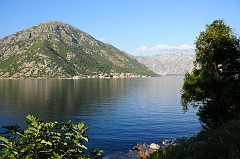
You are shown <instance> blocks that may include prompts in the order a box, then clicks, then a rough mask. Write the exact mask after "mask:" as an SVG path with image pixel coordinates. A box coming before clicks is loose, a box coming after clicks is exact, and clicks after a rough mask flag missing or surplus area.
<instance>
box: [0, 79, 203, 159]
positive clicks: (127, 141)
mask: <svg viewBox="0 0 240 159" xmlns="http://www.w3.org/2000/svg"><path fill="white" fill-rule="evenodd" d="M182 84H183V78H182V77H160V78H126V79H80V80H67V79H44V80H31V79H25V80H10V79H8V80H0V127H2V126H4V125H11V124H19V125H22V121H23V120H25V117H26V115H28V114H32V115H35V116H39V115H40V117H41V119H43V120H47V121H68V120H70V119H71V120H73V121H74V122H81V121H83V122H85V123H86V125H87V127H89V131H88V133H87V135H88V136H89V138H90V145H91V146H93V147H99V148H100V149H104V151H105V155H107V154H109V153H113V152H115V151H119V150H122V151H128V150H129V149H131V148H132V147H133V146H135V145H136V144H137V143H143V142H147V143H151V142H158V141H161V140H163V139H169V138H174V137H182V136H191V135H193V134H195V133H197V132H198V131H199V129H200V125H199V123H198V120H197V116H196V115H195V113H196V110H192V109H190V110H189V111H188V112H187V113H183V111H182V108H181V105H180V90H181V87H182ZM0 130H2V129H1V128H0Z"/></svg>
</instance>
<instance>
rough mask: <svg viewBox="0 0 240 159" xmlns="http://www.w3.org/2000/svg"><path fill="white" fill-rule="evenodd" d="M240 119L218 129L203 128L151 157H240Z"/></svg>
mask: <svg viewBox="0 0 240 159" xmlns="http://www.w3.org/2000/svg"><path fill="white" fill-rule="evenodd" d="M239 132H240V120H233V121H230V122H228V123H226V124H223V125H222V126H220V127H218V128H216V129H208V130H203V131H202V132H200V133H199V134H198V135H197V136H195V137H192V138H190V139H182V140H181V141H180V143H179V144H177V146H173V147H168V148H167V149H164V150H162V151H158V152H156V153H154V154H152V155H151V157H150V158H151V159H202V158H207V159H239V158H240V156H239V154H240V136H239Z"/></svg>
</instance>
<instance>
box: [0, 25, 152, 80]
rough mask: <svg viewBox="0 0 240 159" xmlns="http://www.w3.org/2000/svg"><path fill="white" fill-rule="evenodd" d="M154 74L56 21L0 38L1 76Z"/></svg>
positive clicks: (109, 46)
mask: <svg viewBox="0 0 240 159" xmlns="http://www.w3.org/2000/svg"><path fill="white" fill-rule="evenodd" d="M93 73H94V74H109V73H111V74H113V73H114V74H120V73H122V74H124V73H126V74H127V73H128V74H135V75H151V76H153V75H156V74H155V73H153V72H152V71H150V70H149V69H148V68H147V67H145V66H144V65H143V64H140V63H139V62H137V61H136V60H135V59H134V58H132V57H131V56H129V55H128V54H126V53H124V52H122V51H120V50H119V49H117V48H115V47H113V46H111V45H109V44H105V43H103V42H101V41H98V40H96V39H94V38H93V37H92V36H90V35H89V34H87V33H85V32H83V31H80V30H78V29H77V28H75V27H73V26H71V25H69V24H65V23H62V22H59V21H51V22H46V23H41V24H39V25H36V26H33V27H31V28H28V29H26V30H23V31H20V32H17V33H15V34H13V35H10V36H7V37H5V38H3V39H0V77H2V78H9V77H12V78H29V77H31V78H39V77H42V78H56V77H73V76H84V75H91V74H93Z"/></svg>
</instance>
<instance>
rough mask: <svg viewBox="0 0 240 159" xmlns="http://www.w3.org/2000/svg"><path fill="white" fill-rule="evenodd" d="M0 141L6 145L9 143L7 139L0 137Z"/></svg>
mask: <svg viewBox="0 0 240 159" xmlns="http://www.w3.org/2000/svg"><path fill="white" fill-rule="evenodd" d="M0 140H2V141H3V142H5V143H6V144H9V141H8V139H7V138H5V137H3V136H0Z"/></svg>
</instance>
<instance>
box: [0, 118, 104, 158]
mask: <svg viewBox="0 0 240 159" xmlns="http://www.w3.org/2000/svg"><path fill="white" fill-rule="evenodd" d="M26 123H27V124H28V127H27V128H26V129H25V130H24V131H22V130H21V129H20V127H19V126H18V125H15V126H6V127H5V128H6V129H7V131H6V132H5V133H4V134H3V135H2V136H0V158H1V159H9V158H10V159H32V158H34V159H45V158H58V159H60V158H62V159H63V158H64V159H68V158H76V159H78V158H79V159H80V158H81V159H87V158H95V157H97V156H100V155H101V153H102V152H103V151H102V150H98V149H94V150H89V149H88V148H87V147H86V145H85V142H88V137H87V136H86V135H85V132H86V131H87V129H88V128H86V127H85V125H84V123H79V124H74V123H72V121H68V122H66V123H60V124H59V123H58V122H43V121H41V120H39V118H37V117H34V116H31V115H28V116H27V121H26Z"/></svg>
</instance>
